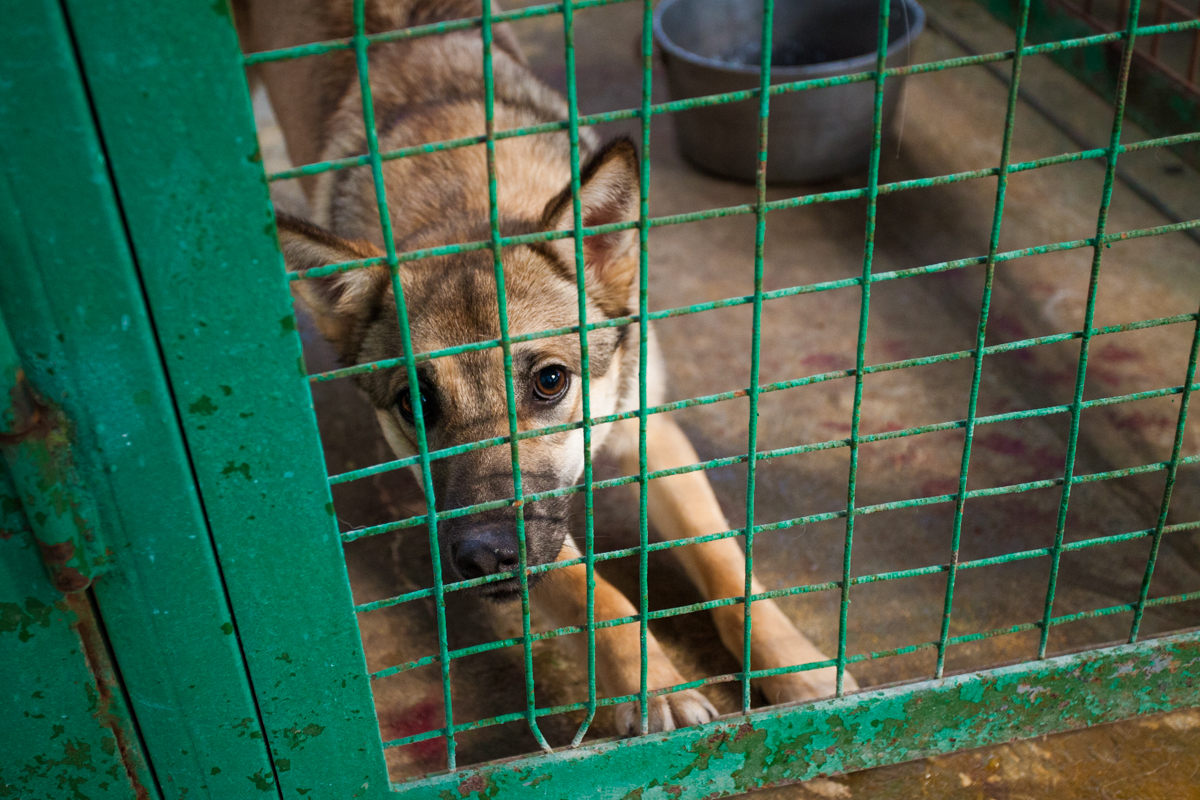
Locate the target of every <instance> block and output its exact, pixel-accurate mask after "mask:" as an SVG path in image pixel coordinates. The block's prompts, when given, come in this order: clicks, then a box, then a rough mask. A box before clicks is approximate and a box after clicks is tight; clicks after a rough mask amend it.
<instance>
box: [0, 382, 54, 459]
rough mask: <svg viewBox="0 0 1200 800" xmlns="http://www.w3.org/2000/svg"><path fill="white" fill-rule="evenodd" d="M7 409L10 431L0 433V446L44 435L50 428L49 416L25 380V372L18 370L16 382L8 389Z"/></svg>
mask: <svg viewBox="0 0 1200 800" xmlns="http://www.w3.org/2000/svg"><path fill="white" fill-rule="evenodd" d="M8 395H9V407H10V409H11V414H12V429H11V430H9V431H7V432H4V433H0V444H18V443H19V442H21V441H22V440H24V439H26V438H28V437H30V436H35V435H39V434H40V435H43V436H44V435H45V434H46V433H47V432H49V429H50V428H51V427H52V426H51V425H50V415H49V414H47V413H45V407H44V406H43V405H42V404H41V403H39V402H38V401H37V399H36V398H35V397H34V396H33V392H32V391H31V390H30V387H29V383H28V382H27V381H26V379H25V370H23V369H18V370H17V374H16V380H15V381H14V382H13V385H12V388H11V389H9V392H8Z"/></svg>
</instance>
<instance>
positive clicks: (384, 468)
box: [329, 314, 1196, 485]
mask: <svg viewBox="0 0 1200 800" xmlns="http://www.w3.org/2000/svg"><path fill="white" fill-rule="evenodd" d="M1194 319H1196V315H1195V314H1181V315H1177V316H1174V317H1160V318H1158V319H1152V320H1142V321H1139V322H1131V323H1125V324H1124V325H1108V326H1105V327H1103V328H1096V329H1094V330H1093V331H1092V333H1093V335H1095V336H1100V335H1104V334H1109V333H1120V332H1123V331H1130V330H1144V329H1146V328H1156V327H1159V326H1161V325H1173V324H1177V323H1180V322H1190V321H1193V320H1194ZM1081 336H1082V331H1073V332H1071V333H1055V334H1050V335H1048V336H1040V337H1037V338H1034V339H1022V340H1019V341H1015V342H1008V343H1006V344H1001V345H990V346H988V347H985V348H984V349H983V353H984V355H990V354H992V353H1004V352H1010V351H1013V350H1024V349H1026V348H1029V347H1038V346H1041V345H1046V344H1056V343H1058V342H1066V341H1070V340H1071V339H1078V338H1080V337H1081ZM974 353H975V351H974V350H958V351H955V352H953V353H942V354H941V355H936V356H924V357H922V358H910V359H904V360H902V361H889V362H884V363H881V364H873V365H871V366H869V367H866V368H865V370H864V371H865V372H866V373H867V374H871V373H873V372H889V371H891V370H896V369H905V368H907V367H920V366H929V365H931V364H940V363H943V362H947V361H958V360H960V359H963V358H970V357H972V356H973V355H974ZM854 373H855V370H853V369H844V370H834V371H832V372H822V373H819V374H817V375H809V376H808V377H805V378H794V379H792V380H789V381H779V382H776V383H769V384H764V385H762V386H760V387H759V392H760V393H761V392H778V391H784V390H787V389H795V388H797V387H800V386H809V385H812V384H816V383H824V382H825V381H829V380H837V379H839V378H848V377H853V376H854ZM748 392H749V389H736V390H734V391H731V392H721V393H718V394H711V395H702V396H700V397H693V398H689V399H687V400H678V401H676V402H673V403H666V404H663V405H660V406H654V407H653V408H650V409H648V410H647V413H649V414H661V413H664V412H667V411H677V410H679V409H682V408H690V407H692V406H697V405H708V404H710V403H717V402H721V401H724V400H732V399H734V398H737V397H742V396H744V395H745V394H746V393H748ZM633 416H634V413H633V412H618V413H616V414H610V415H608V416H604V417H598V418H596V419H595V420H593V425H603V424H606V423H611V422H618V421H620V420H623V419H631V418H632V417H633ZM581 425H582V423H564V424H562V425H553V426H547V427H544V428H534V429H533V430H529V431H521V432H519V433H518V434H517V438H518V439H534V438H537V437H539V436H548V435H550V434H552V433H561V432H563V431H568V430H574V429H575V428H578V427H580V426H581ZM507 443H508V437H507V436H497V437H493V438H491V439H481V440H479V441H477V442H471V443H469V444H463V445H456V446H454V447H448V448H443V449H441V450H435V451H433V452H432V453H431V454H430V457H431V458H432V459H434V460H436V459H439V458H447V457H449V456H452V455H458V454H460V453H465V452H469V451H471V450H478V449H481V448H485V447H495V446H498V445H502V444H507ZM416 463H418V461H417V457H416V456H408V457H406V458H402V459H396V460H394V461H386V462H384V463H382V464H375V465H374V466H370V467H363V468H361V469H357V470H351V471H350V472H343V473H340V474H338V475H334V476H332V477H330V479H329V481H330V483H331V484H333V485H336V484H339V483H346V482H348V481H354V480H360V479H362V478H367V477H370V476H372V475H378V474H380V473H383V472H390V471H392V470H397V469H402V468H404V467H408V466H412V465H414V464H416Z"/></svg>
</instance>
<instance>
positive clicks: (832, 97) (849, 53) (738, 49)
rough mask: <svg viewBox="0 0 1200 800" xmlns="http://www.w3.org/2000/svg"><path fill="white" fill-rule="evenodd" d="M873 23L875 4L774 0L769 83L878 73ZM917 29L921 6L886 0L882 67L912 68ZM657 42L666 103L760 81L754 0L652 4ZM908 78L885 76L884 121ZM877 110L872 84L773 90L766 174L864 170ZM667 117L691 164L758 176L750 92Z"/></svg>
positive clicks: (772, 177) (787, 177) (792, 176)
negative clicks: (887, 12) (884, 63)
mask: <svg viewBox="0 0 1200 800" xmlns="http://www.w3.org/2000/svg"><path fill="white" fill-rule="evenodd" d="M878 19H879V2H878V0H776V3H775V14H774V27H773V36H772V44H771V47H772V49H773V51H774V57H773V59H772V61H773V64H772V67H771V83H772V84H778V83H791V82H792V81H801V80H809V79H812V78H827V77H831V76H834V75H846V74H850V73H855V72H865V71H870V70H872V69H874V66H875V42H876V37H877V35H878V30H877V29H878ZM924 27H925V12H924V11H923V10H922V9H921V6H919V5H918V4H917V3H916V2H915V0H893V2H892V11H891V16H890V18H889V21H888V28H889V33H890V35H889V40H890V41H889V45H888V60H887V63H888V66H889V67H895V66H904V65H905V64H906V63H908V49H909V47H910V46H911V45H912V43H913V42H914V41H915V40H916V38H917V36H919V35H920V33H921V31H922V29H923V28H924ZM654 38H655V41H656V42H657V43H658V46H659V52H660V54H661V57H662V59H663V61H664V63H665V65H666V70H667V82H668V84H669V87H670V92H671V99H672V100H683V99H686V98H692V97H702V96H704V95H711V94H721V93H724V92H735V91H741V90H743V89H754V88H757V87H758V85H759V66H758V64H759V61H760V58H759V53H758V51H759V43H760V41H761V39H762V2H761V0H662V2H661V3H660V4H659V6H658V8H656V9H655V11H654ZM788 64H791V65H790V66H789V65H788ZM903 82H904V79H903V78H897V77H890V78H888V79H887V81H886V82H885V84H884V93H883V94H884V101H883V102H884V104H883V110H884V124H885V126H888V125H890V124H891V120H892V117H893V116H894V113H895V109H896V105H897V102H898V101H899V99H900V92H901V90H902V89H903ZM873 111H874V83H873V82H871V81H865V82H861V83H854V84H847V85H843V86H830V87H825V88H821V89H808V90H805V91H800V92H787V93H784V94H777V95H774V96H772V97H771V115H770V128H769V138H768V145H769V146H768V149H767V152H768V159H767V180H768V181H769V182H771V183H806V182H813V181H820V180H826V179H829V178H836V177H838V176H841V175H846V174H848V173H853V172H857V171H860V170H862V169H864V168H865V167H866V166H867V162H868V159H869V157H870V152H871V138H872V137H871V121H872V116H873ZM674 116H675V133H676V137H677V139H678V142H679V149H680V151H681V152H682V153H683V155H684V157H685V158H686V159H687V160H688V161H690V162H691V163H693V164H694V165H696V166H697V167H700V168H701V169H703V170H705V171H707V172H712V173H715V174H717V175H721V176H723V177H728V178H736V179H739V180H746V181H752V180H754V176H755V167H756V164H757V160H758V159H757V152H758V100H757V99H751V100H745V101H741V102H737V103H726V104H723V105H716V106H707V107H702V108H694V109H689V110H687V111H682V112H679V113H677V114H675V115H674Z"/></svg>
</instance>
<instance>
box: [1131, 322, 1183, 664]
mask: <svg viewBox="0 0 1200 800" xmlns="http://www.w3.org/2000/svg"><path fill="white" fill-rule="evenodd" d="M1197 319H1198V320H1200V317H1198V318H1197ZM1197 356H1200V321H1198V322H1197V325H1196V330H1195V332H1194V333H1193V334H1192V351H1191V353H1190V354H1189V356H1188V365H1187V381H1186V382H1185V383H1184V384H1183V395H1182V397H1180V399H1179V418H1178V420H1177V421H1176V423H1175V442H1174V444H1172V446H1171V459H1170V462H1169V463H1170V465H1169V466H1168V467H1167V479H1166V483H1165V485H1164V486H1163V497H1162V502H1161V503H1159V506H1158V521H1157V522H1156V523H1155V526H1154V539H1153V541H1152V543H1151V545H1150V555H1149V556H1148V557H1147V558H1146V573H1145V575H1144V576H1143V577H1142V587H1141V589H1140V590H1139V591H1138V601H1137V608H1136V609H1135V611H1134V614H1133V625H1131V626H1130V629H1129V642H1130V644H1132V643H1133V642H1136V641H1137V637H1138V629H1139V628H1140V627H1141V624H1142V613H1143V612H1144V610H1145V608H1146V602H1147V601H1146V598H1147V596H1148V595H1149V594H1150V582H1151V580H1152V579H1153V578H1154V566H1155V564H1156V563H1157V562H1158V546H1159V545H1160V544H1161V543H1162V535H1163V531H1165V530H1166V529H1167V514H1168V513H1169V512H1170V509H1171V494H1172V492H1173V491H1174V489H1175V478H1176V476H1177V475H1178V473H1179V464H1180V461H1181V455H1182V451H1183V435H1184V431H1185V429H1186V427H1187V417H1188V406H1189V404H1190V403H1191V400H1192V383H1193V381H1195V379H1196V359H1197Z"/></svg>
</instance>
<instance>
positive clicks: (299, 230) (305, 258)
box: [275, 214, 389, 363]
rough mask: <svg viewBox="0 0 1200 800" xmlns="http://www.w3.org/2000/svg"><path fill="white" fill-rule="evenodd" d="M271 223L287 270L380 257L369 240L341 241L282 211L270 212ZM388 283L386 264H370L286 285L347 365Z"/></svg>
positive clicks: (339, 238) (359, 344)
mask: <svg viewBox="0 0 1200 800" xmlns="http://www.w3.org/2000/svg"><path fill="white" fill-rule="evenodd" d="M275 221H276V228H277V230H278V231H279V247H280V249H281V250H282V251H283V260H284V263H285V264H286V265H287V269H288V271H289V272H299V271H301V270H307V269H314V268H317V267H324V266H328V265H330V264H339V263H341V262H344V261H355V260H358V259H363V258H377V257H380V256H383V255H384V253H383V251H381V250H380V249H379V248H378V247H376V246H375V245H373V244H371V243H370V242H363V241H353V240H350V239H343V238H341V237H340V236H335V235H334V234H332V233H330V232H329V231H327V230H325V229H324V228H318V227H317V226H316V225H310V224H309V223H307V222H302V221H301V220H298V219H296V218H295V217H291V216H288V215H286V214H278V215H276V218H275ZM388 285H389V275H388V270H387V267H384V266H382V265H375V266H370V267H359V268H357V269H351V270H347V271H345V272H337V273H334V274H333V275H326V276H323V277H319V278H304V279H301V280H298V281H293V282H292V289H293V291H294V292H295V293H296V295H297V296H299V298H300V299H301V300H302V301H303V302H304V305H305V306H307V307H308V310H309V312H311V313H312V316H313V320H314V321H315V322H316V323H317V327H318V328H319V329H320V331H321V333H322V334H324V336H325V338H326V339H328V340H329V341H330V342H331V343H332V344H333V346H334V347H336V348H337V350H338V353H339V355H340V356H341V357H342V360H343V361H345V362H347V363H352V362H353V361H354V359H355V358H356V357H357V355H358V349H359V347H360V346H361V345H362V341H361V339H362V334H363V327H364V326H365V324H366V323H368V322H370V321H371V320H372V319H373V318H374V317H375V314H376V312H377V311H378V309H379V304H380V303H381V302H382V301H383V299H384V296H385V295H386V293H387V288H388Z"/></svg>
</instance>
